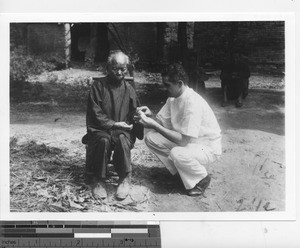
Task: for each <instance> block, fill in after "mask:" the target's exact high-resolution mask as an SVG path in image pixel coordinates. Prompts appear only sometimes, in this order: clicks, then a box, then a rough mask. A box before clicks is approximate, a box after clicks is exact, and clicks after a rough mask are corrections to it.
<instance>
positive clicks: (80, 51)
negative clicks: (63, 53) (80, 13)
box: [71, 23, 110, 62]
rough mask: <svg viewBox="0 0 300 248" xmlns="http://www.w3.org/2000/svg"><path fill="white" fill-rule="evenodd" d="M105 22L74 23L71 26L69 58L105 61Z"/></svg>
mask: <svg viewBox="0 0 300 248" xmlns="http://www.w3.org/2000/svg"><path fill="white" fill-rule="evenodd" d="M109 48H110V46H109V42H108V30H107V23H75V24H73V25H72V27H71V59H72V61H79V62H84V61H86V60H89V59H92V62H105V61H106V60H107V56H108V53H109Z"/></svg>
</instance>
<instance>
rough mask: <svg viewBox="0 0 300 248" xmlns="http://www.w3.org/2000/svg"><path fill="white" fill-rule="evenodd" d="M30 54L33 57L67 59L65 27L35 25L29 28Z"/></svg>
mask: <svg viewBox="0 0 300 248" xmlns="http://www.w3.org/2000/svg"><path fill="white" fill-rule="evenodd" d="M27 45H28V52H29V53H30V54H33V55H43V56H49V55H50V56H51V55H56V56H60V57H62V58H64V57H65V33H64V25H63V24H57V23H34V24H29V25H28V27H27Z"/></svg>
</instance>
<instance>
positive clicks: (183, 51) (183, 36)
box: [178, 22, 188, 66]
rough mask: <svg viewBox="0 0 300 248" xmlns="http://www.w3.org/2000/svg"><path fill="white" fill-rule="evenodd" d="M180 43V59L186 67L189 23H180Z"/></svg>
mask: <svg viewBox="0 0 300 248" xmlns="http://www.w3.org/2000/svg"><path fill="white" fill-rule="evenodd" d="M178 43H179V49H180V51H179V59H180V60H181V62H182V63H183V65H184V66H185V65H186V64H187V61H186V55H187V50H188V45H187V22H179V23H178Z"/></svg>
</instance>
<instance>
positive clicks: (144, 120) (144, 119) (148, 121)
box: [139, 111, 158, 129]
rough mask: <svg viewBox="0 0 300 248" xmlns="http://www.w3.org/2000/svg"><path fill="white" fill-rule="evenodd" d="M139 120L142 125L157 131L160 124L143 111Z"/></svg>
mask: <svg viewBox="0 0 300 248" xmlns="http://www.w3.org/2000/svg"><path fill="white" fill-rule="evenodd" d="M139 118H140V119H139V123H141V124H142V125H143V126H144V127H145V128H153V129H155V127H156V125H157V124H158V123H157V122H156V121H155V120H153V119H152V118H150V117H148V116H146V114H145V113H144V112H142V111H140V112H139Z"/></svg>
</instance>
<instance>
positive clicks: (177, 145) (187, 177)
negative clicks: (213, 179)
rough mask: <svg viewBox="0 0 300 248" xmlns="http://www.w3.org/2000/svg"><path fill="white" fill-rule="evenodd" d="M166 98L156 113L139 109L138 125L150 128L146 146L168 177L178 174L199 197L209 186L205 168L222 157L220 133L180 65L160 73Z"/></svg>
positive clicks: (191, 194) (188, 188)
mask: <svg viewBox="0 0 300 248" xmlns="http://www.w3.org/2000/svg"><path fill="white" fill-rule="evenodd" d="M162 79H163V84H164V86H165V88H166V90H167V92H168V95H169V98H168V99H167V102H166V104H165V105H164V106H163V107H162V109H161V110H160V111H159V112H158V114H157V120H154V119H152V118H151V117H149V116H150V115H151V111H150V110H149V108H148V107H146V106H142V107H140V108H139V109H138V113H139V122H140V123H141V124H143V125H144V127H146V128H150V129H152V130H151V131H150V132H148V133H147V135H146V137H145V143H146V145H147V146H148V147H149V149H150V151H152V152H153V153H154V154H155V155H157V157H158V158H159V159H160V160H161V162H162V163H163V164H164V165H165V166H166V168H167V169H168V170H169V171H170V173H171V174H173V175H175V174H177V173H178V175H179V176H180V178H181V180H182V182H183V184H184V186H185V188H186V190H187V194H188V195H190V196H199V195H202V194H203V193H204V191H205V189H206V188H207V187H208V185H209V183H210V176H209V175H208V173H207V170H206V168H205V165H207V164H209V163H212V162H214V161H215V160H217V159H218V157H219V156H220V155H221V130H220V127H219V124H218V122H217V119H216V117H215V115H214V113H213V111H212V109H211V108H210V107H209V105H208V104H207V102H206V101H205V100H204V99H203V98H202V97H201V96H200V95H199V94H197V93H196V92H195V91H194V90H193V89H191V88H189V87H188V86H187V80H188V76H187V74H186V72H185V71H184V69H183V67H182V65H180V64H173V65H170V66H169V67H167V68H166V70H164V71H163V72H162Z"/></svg>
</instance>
